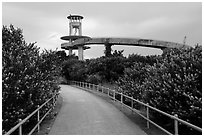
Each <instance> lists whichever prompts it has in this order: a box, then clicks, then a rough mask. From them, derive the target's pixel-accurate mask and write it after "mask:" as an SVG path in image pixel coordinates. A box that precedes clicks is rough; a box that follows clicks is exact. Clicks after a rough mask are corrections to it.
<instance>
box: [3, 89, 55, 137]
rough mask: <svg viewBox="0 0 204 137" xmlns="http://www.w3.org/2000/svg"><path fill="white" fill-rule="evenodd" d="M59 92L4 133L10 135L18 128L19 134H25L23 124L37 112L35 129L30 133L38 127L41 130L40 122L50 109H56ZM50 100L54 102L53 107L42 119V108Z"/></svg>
mask: <svg viewBox="0 0 204 137" xmlns="http://www.w3.org/2000/svg"><path fill="white" fill-rule="evenodd" d="M58 95H59V93H57V94H55V95H54V96H53V97H51V98H50V99H48V100H47V101H46V102H45V103H43V104H42V105H41V106H39V105H38V108H37V109H36V110H35V111H33V112H32V113H31V114H30V115H29V116H27V117H26V118H25V119H23V120H22V119H19V123H18V124H17V125H16V126H14V127H13V128H12V129H10V130H9V131H8V132H7V133H6V134H4V135H10V134H12V133H13V132H14V131H16V130H17V129H18V130H19V135H22V134H23V129H22V125H23V124H24V123H25V122H26V121H28V120H29V119H30V118H31V117H32V116H33V115H35V114H36V113H37V124H36V125H35V126H34V127H33V129H32V130H31V131H30V132H29V133H28V135H31V134H32V133H33V132H34V131H35V130H36V128H37V131H38V132H39V130H40V123H41V122H42V121H43V120H44V118H45V117H46V116H47V115H48V114H49V113H50V111H51V110H52V109H54V107H55V105H56V101H57V98H58ZM49 102H51V103H52V104H53V107H52V108H50V109H49V110H48V111H47V112H46V114H45V115H44V116H42V118H41V119H40V109H42V108H43V107H44V106H45V105H46V104H48V103H49Z"/></svg>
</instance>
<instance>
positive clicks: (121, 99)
mask: <svg viewBox="0 0 204 137" xmlns="http://www.w3.org/2000/svg"><path fill="white" fill-rule="evenodd" d="M120 97H121V98H120V102H121V106H122V108H123V93H122V92H121V93H120Z"/></svg>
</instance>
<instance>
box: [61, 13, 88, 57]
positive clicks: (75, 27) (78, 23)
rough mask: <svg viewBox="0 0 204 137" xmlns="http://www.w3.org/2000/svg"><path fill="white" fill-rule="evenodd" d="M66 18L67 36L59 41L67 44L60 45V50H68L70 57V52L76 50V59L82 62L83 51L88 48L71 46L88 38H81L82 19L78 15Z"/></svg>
mask: <svg viewBox="0 0 204 137" xmlns="http://www.w3.org/2000/svg"><path fill="white" fill-rule="evenodd" d="M67 18H68V19H69V35H68V36H63V37H61V39H62V40H66V41H68V42H65V43H62V44H61V48H62V49H66V50H69V55H72V50H77V49H78V58H79V60H83V59H84V58H83V54H84V53H83V52H84V50H86V49H89V48H90V47H88V46H84V45H77V46H73V42H74V41H75V40H77V39H81V38H90V37H88V36H82V19H83V18H84V17H83V16H80V15H69V16H68V17H67Z"/></svg>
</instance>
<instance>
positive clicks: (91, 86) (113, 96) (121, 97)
mask: <svg viewBox="0 0 204 137" xmlns="http://www.w3.org/2000/svg"><path fill="white" fill-rule="evenodd" d="M70 84H71V85H75V86H76V87H79V88H82V89H86V90H91V91H97V92H101V93H104V94H106V95H108V97H110V98H111V99H113V100H114V101H118V102H120V103H121V106H122V107H123V106H125V107H127V108H129V109H131V110H132V112H136V113H137V114H138V115H140V116H141V117H143V118H144V119H145V120H146V121H147V123H146V124H147V128H150V123H151V124H153V125H155V126H156V127H158V128H159V129H161V130H162V131H164V132H165V133H167V134H169V135H172V133H171V132H169V131H167V130H166V129H164V128H163V127H161V126H160V125H158V124H156V123H155V122H153V121H152V120H150V113H149V110H154V111H156V112H158V113H160V114H163V115H165V116H167V117H169V118H171V119H173V120H174V134H175V135H178V131H179V122H180V123H182V124H184V125H186V126H188V127H191V128H193V129H195V130H197V131H199V132H201V133H202V128H200V127H197V126H195V125H193V124H191V123H189V122H186V121H184V120H182V119H179V118H178V115H177V114H175V115H170V114H168V113H166V112H164V111H161V110H159V109H157V108H154V107H152V106H150V105H149V104H145V103H143V102H141V101H139V100H137V99H134V98H133V97H130V96H127V95H125V94H123V93H120V92H117V91H115V90H112V89H109V88H107V87H103V86H100V85H95V84H91V83H85V82H78V81H71V82H70ZM118 95H119V98H118V97H116V96H118ZM125 98H128V99H129V100H130V102H131V104H130V106H129V105H127V104H124V101H123V100H124V99H125ZM135 102H137V103H139V104H140V105H142V106H144V107H145V108H146V116H145V115H143V114H142V113H141V112H140V111H139V110H137V109H135V108H134V103H135Z"/></svg>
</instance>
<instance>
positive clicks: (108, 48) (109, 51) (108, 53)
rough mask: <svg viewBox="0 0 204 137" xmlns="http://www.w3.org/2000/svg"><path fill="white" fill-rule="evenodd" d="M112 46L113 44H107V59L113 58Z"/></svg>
mask: <svg viewBox="0 0 204 137" xmlns="http://www.w3.org/2000/svg"><path fill="white" fill-rule="evenodd" d="M111 46H112V44H110V43H105V56H106V57H110V56H111V51H112V48H111Z"/></svg>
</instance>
